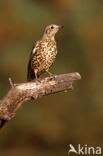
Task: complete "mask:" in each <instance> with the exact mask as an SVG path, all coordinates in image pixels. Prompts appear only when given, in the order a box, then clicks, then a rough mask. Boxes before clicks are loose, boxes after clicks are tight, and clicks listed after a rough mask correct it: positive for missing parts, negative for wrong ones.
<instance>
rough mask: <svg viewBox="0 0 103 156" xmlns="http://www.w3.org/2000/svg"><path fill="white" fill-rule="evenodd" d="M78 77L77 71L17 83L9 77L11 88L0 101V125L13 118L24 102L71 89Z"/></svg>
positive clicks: (79, 77)
mask: <svg viewBox="0 0 103 156" xmlns="http://www.w3.org/2000/svg"><path fill="white" fill-rule="evenodd" d="M79 79H81V76H80V74H79V73H69V74H63V75H56V76H55V77H54V76H51V77H46V78H43V79H40V80H35V81H33V82H26V83H18V84H13V82H12V81H11V79H9V81H10V84H11V86H12V88H11V89H10V90H9V91H8V93H7V95H6V96H5V97H4V98H3V99H2V100H1V101H0V127H2V126H3V125H4V124H5V122H6V121H8V120H10V119H11V118H13V117H14V116H15V114H16V112H17V111H18V109H20V108H21V107H22V105H23V104H24V103H25V102H27V101H29V100H32V99H37V98H40V97H42V96H45V95H49V94H53V93H56V92H60V91H66V90H69V89H72V83H73V81H74V80H79Z"/></svg>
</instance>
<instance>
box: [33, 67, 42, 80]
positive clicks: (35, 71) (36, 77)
mask: <svg viewBox="0 0 103 156" xmlns="http://www.w3.org/2000/svg"><path fill="white" fill-rule="evenodd" d="M34 73H35V80H36V81H38V82H41V81H40V80H41V79H40V78H38V76H37V69H34Z"/></svg>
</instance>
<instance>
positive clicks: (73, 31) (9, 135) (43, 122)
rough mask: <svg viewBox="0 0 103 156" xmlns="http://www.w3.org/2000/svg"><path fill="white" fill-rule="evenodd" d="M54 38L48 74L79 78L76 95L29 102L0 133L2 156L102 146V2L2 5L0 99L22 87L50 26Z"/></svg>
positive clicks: (4, 0)
mask: <svg viewBox="0 0 103 156" xmlns="http://www.w3.org/2000/svg"><path fill="white" fill-rule="evenodd" d="M52 23H54V24H60V25H64V26H65V28H64V29H63V30H62V31H61V32H59V33H58V34H57V36H56V39H57V43H58V56H57V59H56V61H55V64H54V65H53V67H52V69H51V72H52V73H55V74H63V73H68V72H75V71H77V72H80V74H81V75H82V79H81V80H80V81H77V82H75V84H74V90H72V91H69V92H67V93H64V92H62V93H57V94H54V95H50V96H46V97H43V98H41V99H38V100H36V101H33V102H28V103H27V104H25V105H24V107H23V108H22V109H21V110H19V111H18V113H17V114H16V117H15V118H13V119H12V120H11V121H10V122H9V123H8V124H7V125H5V126H4V128H3V129H2V130H0V156H18V155H23V156H34V155H35V156H67V155H68V150H69V144H73V145H77V144H81V145H85V144H87V145H88V146H101V147H102V146H103V0H0V98H2V97H3V96H4V95H5V94H6V93H7V91H8V89H9V88H10V85H9V82H8V78H9V77H11V78H12V80H13V82H16V83H19V82H26V72H27V69H26V68H27V62H28V57H29V54H30V51H31V48H32V45H33V43H34V42H35V41H36V40H38V39H40V37H41V35H42V33H43V31H44V28H45V27H46V26H47V25H49V24H52Z"/></svg>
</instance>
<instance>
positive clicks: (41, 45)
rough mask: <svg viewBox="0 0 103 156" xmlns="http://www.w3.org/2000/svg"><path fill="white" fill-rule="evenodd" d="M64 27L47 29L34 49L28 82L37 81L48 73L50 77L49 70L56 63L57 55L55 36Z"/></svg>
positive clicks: (54, 26) (50, 26) (56, 26)
mask: <svg viewBox="0 0 103 156" xmlns="http://www.w3.org/2000/svg"><path fill="white" fill-rule="evenodd" d="M61 28H63V26H59V25H54V24H53V25H49V26H48V27H46V29H45V31H44V34H43V36H42V38H41V40H39V41H37V42H36V44H35V46H34V47H33V49H32V52H31V54H30V58H29V62H28V73H27V79H28V81H32V80H33V79H37V78H38V77H39V76H40V75H41V74H43V73H44V72H47V73H48V74H49V75H51V73H50V72H49V68H50V67H51V65H52V64H53V63H54V60H55V57H56V55H57V46H56V41H55V34H56V33H57V32H58V30H59V29H61Z"/></svg>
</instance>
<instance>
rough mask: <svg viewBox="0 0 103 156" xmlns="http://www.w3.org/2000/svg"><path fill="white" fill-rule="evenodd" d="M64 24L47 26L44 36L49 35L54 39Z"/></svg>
mask: <svg viewBox="0 0 103 156" xmlns="http://www.w3.org/2000/svg"><path fill="white" fill-rule="evenodd" d="M63 27H64V26H61V25H55V24H51V25H49V26H47V27H46V29H45V31H44V34H43V36H44V37H49V38H51V39H54V37H55V35H56V33H57V32H58V31H59V30H60V29H62V28H63Z"/></svg>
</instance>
